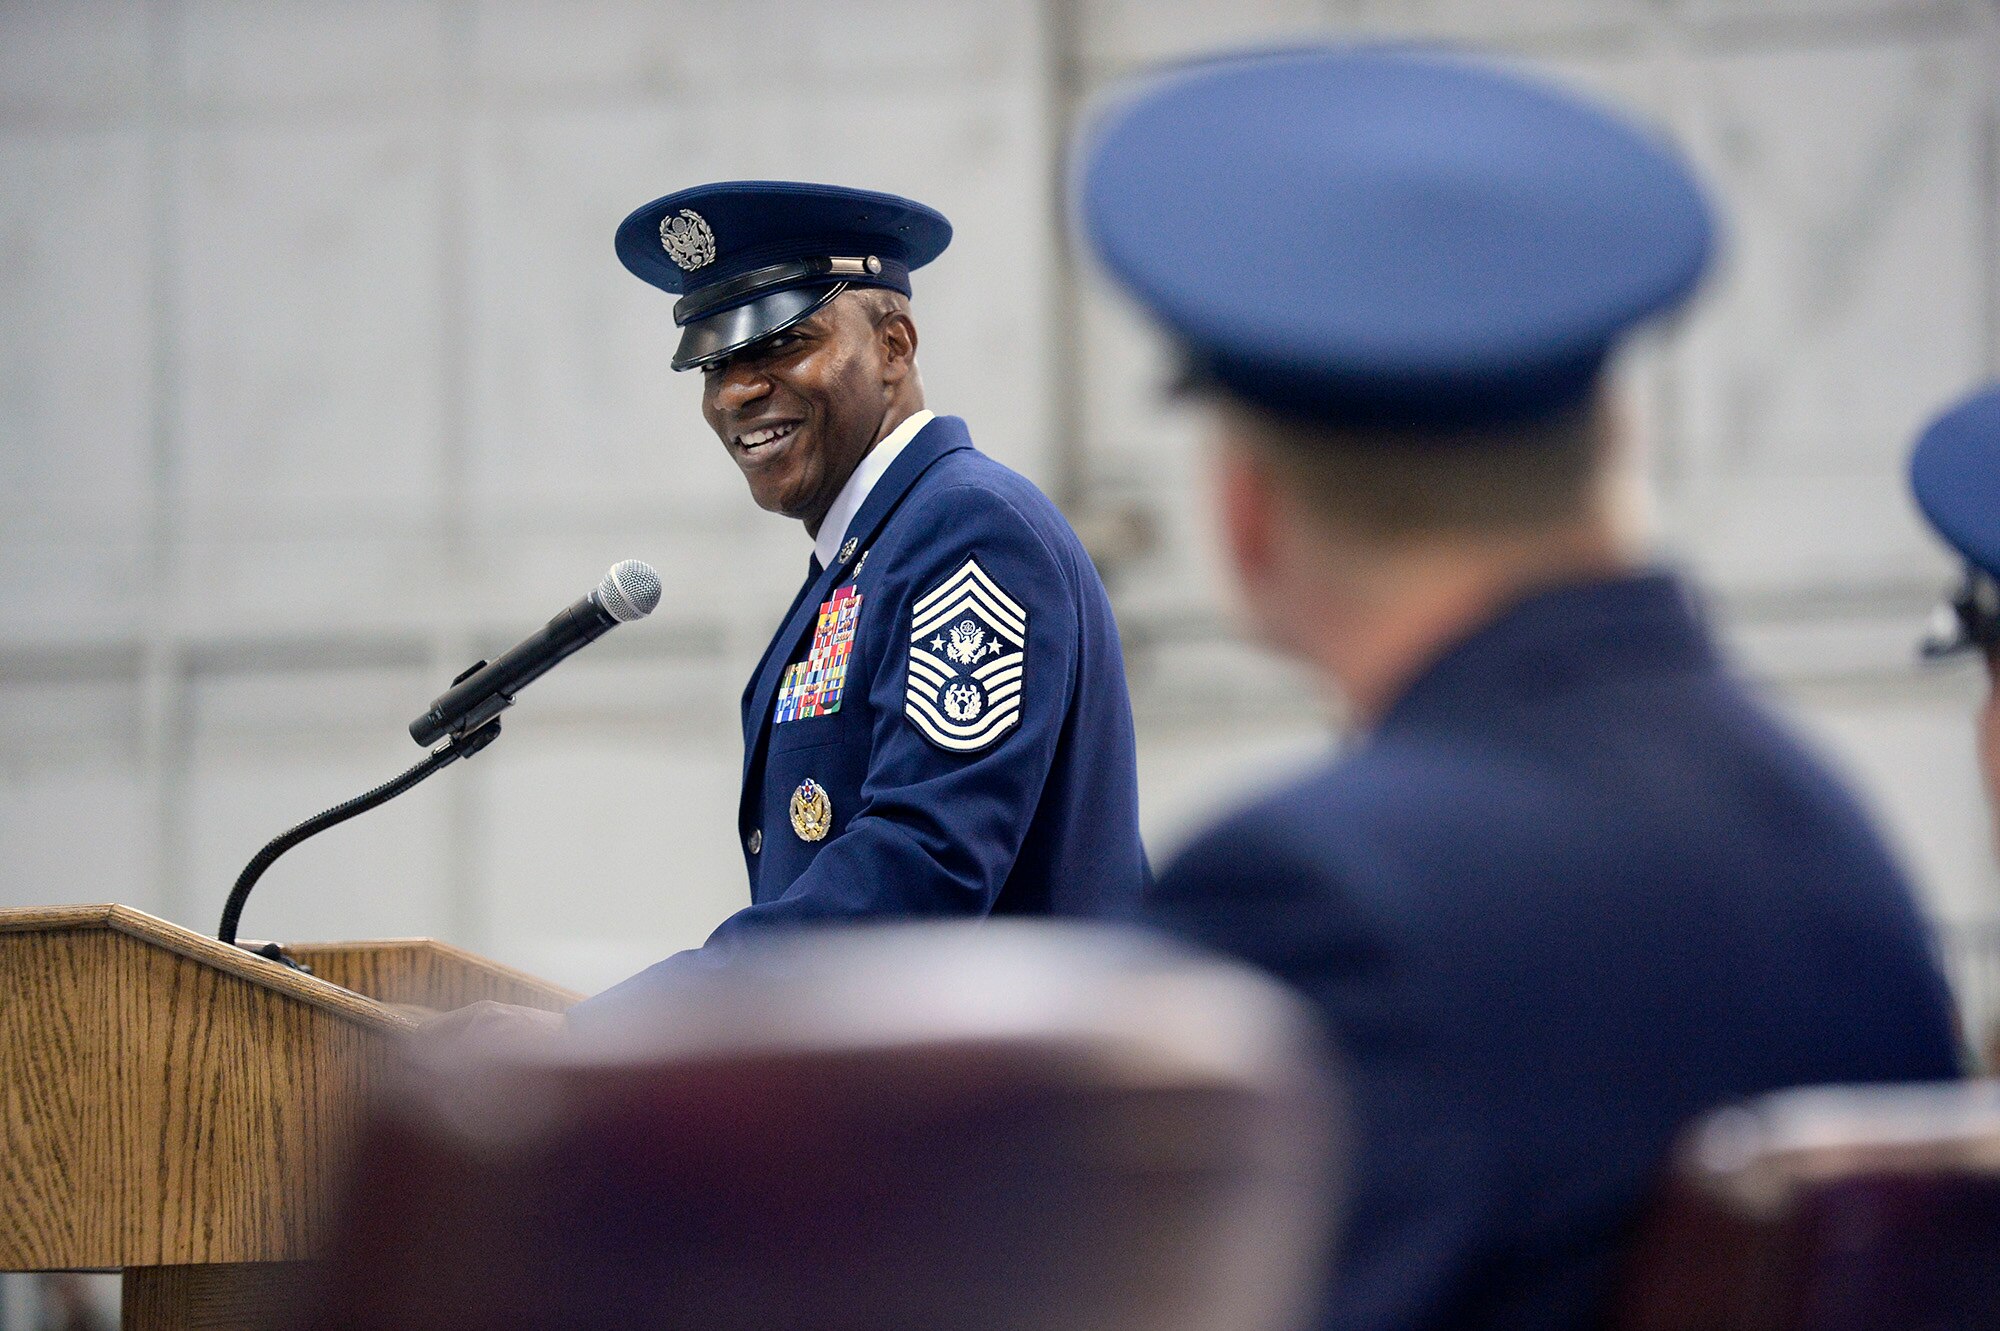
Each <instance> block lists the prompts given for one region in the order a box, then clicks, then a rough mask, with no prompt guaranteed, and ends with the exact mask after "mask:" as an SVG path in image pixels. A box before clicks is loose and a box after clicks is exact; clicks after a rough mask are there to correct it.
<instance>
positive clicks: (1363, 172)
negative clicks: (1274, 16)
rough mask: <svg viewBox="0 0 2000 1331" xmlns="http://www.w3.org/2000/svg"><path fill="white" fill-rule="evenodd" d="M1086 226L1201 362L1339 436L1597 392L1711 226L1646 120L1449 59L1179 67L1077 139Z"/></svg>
mask: <svg viewBox="0 0 2000 1331" xmlns="http://www.w3.org/2000/svg"><path fill="white" fill-rule="evenodd" d="M1077 187H1078V206H1079V211H1080V214H1081V221H1082V225H1083V227H1084V230H1085V231H1086V233H1087V235H1088V237H1089V239H1090V240H1091V242H1092V243H1093V244H1094V246H1095V248H1096V249H1097V251H1098V253H1099V255H1100V256H1101V257H1102V259H1103V261H1104V264H1105V265H1106V267H1107V268H1108V269H1109V270H1110V272H1111V273H1112V275H1113V276H1114V277H1116V278H1117V279H1118V280H1119V281H1120V282H1121V283H1123V284H1124V285H1125V286H1126V287H1127V288H1128V289H1129V290H1130V291H1131V292H1132V294H1133V295H1135V296H1136V297H1137V298H1138V300H1139V301H1140V303H1141V304H1143V305H1145V306H1147V307H1148V308H1149V309H1150V310H1151V311H1152V312H1153V314H1154V315H1156V316H1157V317H1158V318H1159V320H1160V321H1161V322H1162V323H1164V324H1165V325H1166V327H1167V329H1168V330H1169V331H1170V332H1171V333H1172V334H1173V335H1174V336H1175V337H1176V338H1177V339H1178V340H1179V342H1180V344H1181V346H1182V348H1183V349H1184V351H1185V352H1186V353H1187V356H1188V360H1189V368H1190V369H1191V370H1192V371H1193V373H1194V374H1195V375H1196V377H1197V378H1199V379H1202V380H1205V381H1208V382H1212V383H1214V384H1215V385H1217V386H1219V387H1221V388H1223V389H1226V390H1228V391H1230V392H1232V393H1234V394H1236V395H1238V396H1240V397H1242V398H1245V399H1247V400H1249V401H1251V402H1254V403H1257V404H1259V405H1262V406H1265V407H1268V408H1271V409H1274V410H1277V411H1280V412H1283V413H1286V414H1289V415H1294V416H1299V417H1303V418H1307V419H1311V420H1316V421H1321V422H1326V423H1329V424H1335V425H1355V426H1374V427H1384V428H1406V427H1412V426H1414V427H1419V428H1424V427H1440V428H1452V427H1477V426H1481V425H1489V424H1497V423H1502V422H1505V421H1508V420H1512V419H1525V418H1529V417H1533V416H1536V415H1541V414H1545V413H1548V412H1552V411H1554V410H1557V409H1559V408H1562V407H1564V406H1567V405H1569V404H1571V403H1574V402H1577V401H1579V400H1581V399H1582V398H1584V397H1585V396H1586V395H1587V394H1588V393H1589V392H1590V391H1591V389H1592V387H1593V385H1594V384H1595V383H1596V381H1597V378H1598V376H1599V373H1600V371H1601V370H1602V368H1603V365H1604V362H1605V359H1606V357H1607V356H1608V355H1609V354H1610V351H1611V349H1612V347H1613V345H1614V344H1615V343H1616V341H1617V340H1618V338H1619V336H1620V335H1621V334H1622V333H1624V332H1625V331H1626V330H1627V329H1628V328H1630V327H1631V326H1632V325H1634V324H1636V323H1638V322H1639V321H1641V320H1643V319H1644V318H1646V317H1647V316H1648V315H1651V314H1655V313H1658V312H1660V311H1663V310H1665V309H1667V308H1669V307H1671V306H1673V305H1675V304H1677V303H1679V302H1680V301H1681V300H1682V299H1683V298H1684V297H1686V296H1687V295H1688V293H1689V292H1690V291H1692V290H1693V288H1694V286H1695V284H1696V282H1697V280H1698V279H1699V278H1700V276H1701V273H1702V270H1703V268H1704V267H1705V265H1706V263H1707V261H1708V258H1709V254H1710V251H1711V248H1712V246H1713V237H1714V225H1713V222H1712V220H1711V217H1710V213H1709V209H1708V205H1707V204H1706V202H1705V201H1704V199H1703V197H1702V192H1701V189H1700V187H1699V186H1698V185H1697V184H1696V182H1695V179H1694V176H1693V174H1692V172H1691V171H1690V170H1689V169H1688V168H1687V166H1685V165H1684V164H1683V163H1682V162H1681V160H1680V159H1679V158H1678V157H1677V156H1676V155H1675V153H1674V152H1673V151H1672V150H1671V149H1670V148H1669V147H1668V146H1667V145H1666V144H1665V143H1663V142H1661V141H1660V140H1659V139H1657V138H1656V137H1655V136H1653V135H1652V134H1650V133H1648V132H1646V131H1644V130H1642V129H1640V128H1637V127H1636V126H1634V125H1632V124H1629V123H1627V122H1626V121H1625V120H1624V119H1622V118H1621V117H1619V116H1616V115H1614V114H1611V113H1609V112H1607V111H1605V110H1603V109H1600V108H1599V107H1597V106H1594V105H1592V104H1591V103H1589V102H1587V101H1585V100H1583V99H1581V98H1579V97H1576V96H1573V95H1571V94H1569V93H1566V92H1563V91H1561V90H1559V89H1557V88H1555V87H1553V86H1550V85H1548V84H1546V83H1543V82H1541V81H1539V80H1536V79H1533V78H1529V77H1525V76H1523V75H1520V74H1517V73H1514V72H1511V71H1508V70H1506V69H1503V68H1501V67H1500V66H1498V65H1495V64H1491V63H1488V62H1485V61H1482V60H1479V59H1477V58H1475V57H1472V56H1469V55H1465V54H1460V53H1457V52H1452V51H1447V50H1442V49H1435V48H1425V47H1418V46H1387V45H1374V46H1348V47H1316V48H1311V49H1301V50H1288V51H1276V52H1266V53H1261V54H1246V55H1239V56H1232V57H1226V58H1223V59H1219V60H1214V61H1210V62H1206V63H1201V64H1196V65H1190V66H1183V67H1180V68H1178V69H1175V70H1172V71H1169V72H1167V73H1165V74H1164V75H1160V76H1156V77H1155V78H1154V79H1153V80H1152V81H1151V82H1150V83H1149V84H1147V85H1146V86H1145V87H1144V88H1143V89H1142V90H1140V91H1139V92H1138V93H1137V94H1136V95H1133V96H1131V97H1129V98H1128V99H1127V100H1125V101H1124V102H1122V103H1120V104H1118V105H1116V106H1114V107H1113V108H1112V109H1111V110H1110V111H1109V112H1108V113H1107V114H1106V115H1104V116H1103V117H1102V118H1101V120H1100V122H1099V123H1098V124H1097V126H1096V127H1095V131H1094V133H1093V134H1092V135H1091V136H1090V137H1089V139H1088V141H1087V142H1086V144H1085V149H1084V158H1083V161H1082V164H1081V170H1080V174H1079V177H1078V181H1077Z"/></svg>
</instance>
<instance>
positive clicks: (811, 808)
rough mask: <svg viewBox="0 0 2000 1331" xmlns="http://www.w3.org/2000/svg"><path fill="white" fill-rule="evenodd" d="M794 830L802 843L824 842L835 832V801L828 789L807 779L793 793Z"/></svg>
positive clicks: (809, 778)
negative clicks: (828, 795) (829, 795)
mask: <svg viewBox="0 0 2000 1331" xmlns="http://www.w3.org/2000/svg"><path fill="white" fill-rule="evenodd" d="M792 830H793V831H794V832H797V833H798V834H799V840H801V841H824V840H826V834H827V833H828V832H831V831H832V830H833V801H832V800H830V799H828V798H827V796H826V787H825V786H822V785H821V784H820V783H819V782H817V781H815V780H813V779H812V778H811V777H807V778H806V779H805V780H803V781H801V782H799V788H798V789H797V790H795V791H793V792H792Z"/></svg>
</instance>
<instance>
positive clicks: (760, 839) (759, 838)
mask: <svg viewBox="0 0 2000 1331" xmlns="http://www.w3.org/2000/svg"><path fill="white" fill-rule="evenodd" d="M749 845H750V853H751V854H752V855H757V854H760V853H762V851H763V849H764V829H763V828H761V827H753V828H751V829H750V842H749Z"/></svg>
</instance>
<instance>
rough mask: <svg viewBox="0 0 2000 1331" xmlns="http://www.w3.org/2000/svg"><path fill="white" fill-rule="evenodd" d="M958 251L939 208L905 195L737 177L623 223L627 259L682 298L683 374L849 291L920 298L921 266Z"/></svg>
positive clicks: (621, 246) (678, 363) (675, 197)
mask: <svg viewBox="0 0 2000 1331" xmlns="http://www.w3.org/2000/svg"><path fill="white" fill-rule="evenodd" d="M950 243H951V223H950V222H948V221H946V220H945V219H944V215H943V214H942V213H939V212H938V211H937V210H936V209H934V208H926V207H925V206H924V205H923V204H921V203H917V202H915V201H913V200H910V199H904V198H899V197H898V196H896V195H894V194H878V193H876V192H875V191H873V190H862V189H847V188H844V187H842V186H839V185H812V184H806V183H804V182H800V181H789V180H729V181H721V182H718V183H716V184H712V185H697V186H695V187H694V188H693V189H684V190H680V191H678V192H676V193H673V194H669V195H667V196H666V197H665V198H660V199H655V200H653V201H652V202H651V203H649V204H647V205H645V206H644V207H642V208H639V209H637V210H635V211H634V212H633V213H632V215H631V216H629V217H627V218H626V219H625V220H624V221H623V222H622V223H620V224H619V226H618V240H617V244H618V257H619V259H620V260H621V261H622V262H623V263H624V265H625V266H626V267H627V268H629V269H631V270H632V272H633V273H634V274H635V275H636V276H638V277H639V278H641V279H643V280H644V281H647V282H650V283H652V284H653V285H654V286H656V287H659V288H660V289H661V290H662V291H670V292H672V293H673V294H675V295H677V296H679V297H680V299H679V300H678V301H676V302H674V322H675V323H676V324H679V325H680V327H681V330H682V331H681V342H680V346H679V348H678V349H677V350H676V351H675V352H674V359H673V366H674V368H675V369H676V370H686V369H692V368H693V367H695V366H697V365H705V364H707V363H709V362H710V361H715V360H720V359H721V358H722V357H724V356H727V355H730V354H731V353H733V352H736V351H741V350H742V349H743V348H744V347H747V346H749V345H750V344H751V343H753V342H757V341H760V340H762V339H763V338H767V337H770V336H771V335H772V334H774V333H778V332H782V331H783V330H784V329H786V328H789V327H791V326H792V325H793V324H795V323H797V322H798V321H799V320H801V319H803V318H805V317H806V316H807V315H809V314H811V313H812V312H813V311H814V310H816V309H818V308H819V307H820V306H822V305H824V304H826V303H827V302H828V301H830V300H832V299H833V298H834V297H835V296H836V295H838V294H839V293H840V292H842V291H844V290H846V289H847V288H848V287H854V286H872V287H887V288H889V289H890V290H893V291H900V292H902V293H903V294H904V295H906V296H907V295H909V294H910V270H911V269H913V268H921V267H923V266H924V265H925V264H927V263H929V262H930V261H931V260H932V259H935V258H937V256H938V255H940V254H942V253H943V252H944V248H945V246H947V245H949V244H950Z"/></svg>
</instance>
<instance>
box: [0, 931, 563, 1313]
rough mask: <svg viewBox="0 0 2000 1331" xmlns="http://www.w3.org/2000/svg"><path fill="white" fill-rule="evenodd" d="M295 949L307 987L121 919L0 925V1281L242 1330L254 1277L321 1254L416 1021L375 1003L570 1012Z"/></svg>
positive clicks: (365, 947)
mask: <svg viewBox="0 0 2000 1331" xmlns="http://www.w3.org/2000/svg"><path fill="white" fill-rule="evenodd" d="M292 951H293V952H294V954H295V955H298V956H300V957H301V958H302V959H304V960H305V961H307V963H308V964H309V965H311V966H313V967H314V969H315V970H316V971H317V972H319V973H318V974H317V975H314V976H308V975H303V974H301V973H299V972H297V971H294V970H291V969H289V968H287V967H284V966H280V965H278V964H277V963H275V962H271V961H267V960H264V959H262V958H259V957H256V956H252V955H251V954H250V953H248V952H245V951H244V950H242V949H241V948H236V947H230V946H227V945H225V944H222V943H219V942H216V941H215V940H214V939H211V938H208V937H206V936H204V935H201V934H197V933H195V932H193V931H191V930H187V929H183V928H180V927H179V926H177V925H173V924H169V923H168V922H166V921H164V920H159V919H155V918H154V917H152V916H150V915H147V914H145V913H143V912H141V911H136V910H132V909H130V908H129V907H124V906H58V907H46V908H40V909H31V910H0V1111H4V1112H0V1199H4V1205H0V1270H15V1271H22V1270H30V1271H32V1270H60V1269H78V1268H89V1269H100V1270H102V1269H108V1268H128V1275H127V1280H126V1290H127V1293H128V1295H129V1296H130V1297H131V1299H132V1301H133V1307H134V1309H135V1313H136V1312H143V1313H144V1317H143V1318H142V1319H141V1320H138V1321H135V1320H134V1319H133V1317H128V1318H127V1325H128V1326H132V1325H173V1324H176V1323H175V1321H174V1318H175V1317H176V1316H185V1317H189V1318H191V1317H194V1316H195V1311H196V1310H195V1307H194V1303H190V1302H188V1301H189V1300H194V1301H195V1302H197V1303H199V1304H200V1306H201V1308H203V1309H206V1310H207V1311H206V1312H203V1313H202V1314H201V1315H202V1316H203V1317H205V1318H207V1320H205V1321H201V1322H198V1323H195V1322H190V1323H188V1324H191V1325H211V1326H235V1325H246V1324H248V1323H247V1322H246V1321H244V1320H242V1319H239V1320H236V1321H231V1320H229V1318H230V1317H233V1316H235V1314H233V1313H230V1312H229V1311H228V1309H230V1308H235V1307H238V1306H239V1305H243V1304H247V1303H255V1302H257V1300H258V1298H259V1297H260V1296H258V1294H257V1293H256V1291H257V1290H259V1289H265V1288H276V1287H277V1286H278V1285H280V1284H282V1283H283V1282H284V1281H285V1280H287V1279H288V1278H289V1277H287V1276H286V1275H284V1273H283V1268H275V1267H271V1266H268V1265H265V1264H272V1263H291V1262H297V1261H300V1260H303V1259H307V1258H310V1257H311V1256H313V1255H314V1254H315V1253H316V1252H317V1251H318V1249H319V1246H320V1243H321V1240H322V1236H323V1235H324V1233H325V1229H326V1224H327V1221H328V1210H329V1207H330V1206H331V1205H332V1203H333V1201H334V1199H335V1195H336V1192H337V1185H338V1183H339V1180H340V1179H341V1177H342V1170H343V1165H344V1153H345V1151H346V1149H347V1144H348V1142H349V1141H350V1140H351V1139H352V1137H353V1135H354V1131H355V1129H356V1128H357V1127H358V1126H359V1123H360V1120H361V1117H362V1115H363V1114H364V1113H365V1112H366V1109H367V1106H368V1102H369V1098H370V1096H371V1094H372V1092H373V1090H374V1088H375V1086H376V1084H377V1082H378V1081H379V1079H380V1077H381V1076H382V1074H383V1073H384V1071H385V1070H386V1068H387V1067H388V1064H389V1060H390V1058H391V1057H392V1055H393V1052H394V1042H395V1041H396V1040H397V1039H398V1038H399V1037H400V1036H401V1035H402V1034H403V1033H405V1032H406V1031H408V1030H409V1029H411V1028H412V1027H413V1026H414V1024H415V1021H414V1019H413V1018H412V1017H411V1016H410V1015H408V1013H407V1012H406V1011H405V1010H403V1009H402V1008H401V1007H399V1006H389V1005H392V1004H393V1005H409V1006H414V1007H421V1008H434V1009H448V1008H453V1007H457V1006H461V1005H462V1004H464V1003H469V1002H475V1001H478V1000H479V999H486V998H490V999H495V1000H498V1001H503V1002H513V1003H521V1004H524V1005H529V1006H535V1007H541V1008H546V1009H550V1010H561V1009H562V1008H564V1007H566V1006H568V1004H569V1003H571V1002H573V1001H575V998H576V995H574V994H571V993H569V992H568V991H566V990H563V989H559V988H556V987H555V986H552V985H548V984H544V983H542V982H541V981H538V980H535V979H534V978H533V977H531V976H527V975H523V974H521V973H520V972H518V971H512V970H509V969H508V968H506V967H504V966H498V965H495V964H494V963H492V962H488V961H485V960H484V959H482V958H479V957H475V956H473V955H471V954H470V953H466V952H462V951H459V950H458V949H456V948H449V947H445V946H443V945H441V944H437V943H432V942H430V941H428V940H424V939H403V940H395V941H390V942H384V943H342V944H314V945H304V946H300V947H297V948H294V949H292ZM249 1263H255V1264H259V1265H256V1266H246V1265H241V1264H249ZM130 1268H157V1269H155V1270H153V1271H152V1272H151V1273H150V1274H145V1273H139V1274H134V1273H133V1272H132V1271H131V1270H130ZM180 1268H191V1269H189V1270H181V1269H180ZM231 1268H235V1270H234V1274H233V1275H232V1274H231ZM176 1299H178V1300H180V1301H181V1304H179V1305H177V1304H175V1303H174V1301H175V1300H176ZM182 1305H185V1306H182ZM175 1307H178V1308H179V1311H178V1312H175V1311H173V1309H174V1308H175ZM162 1309H166V1310H167V1311H165V1312H162V1311H161V1310H162ZM146 1310H150V1311H146ZM217 1319H220V1320H217Z"/></svg>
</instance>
